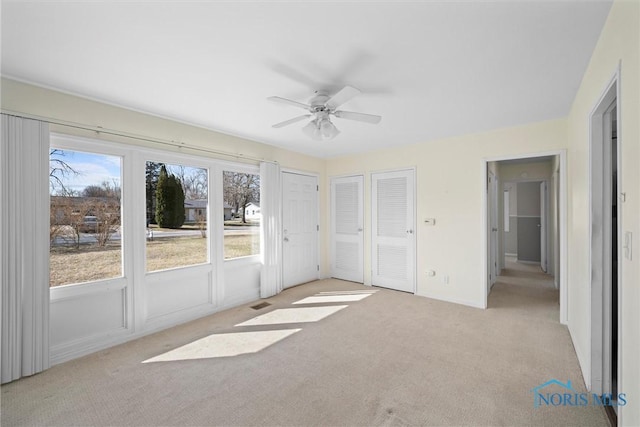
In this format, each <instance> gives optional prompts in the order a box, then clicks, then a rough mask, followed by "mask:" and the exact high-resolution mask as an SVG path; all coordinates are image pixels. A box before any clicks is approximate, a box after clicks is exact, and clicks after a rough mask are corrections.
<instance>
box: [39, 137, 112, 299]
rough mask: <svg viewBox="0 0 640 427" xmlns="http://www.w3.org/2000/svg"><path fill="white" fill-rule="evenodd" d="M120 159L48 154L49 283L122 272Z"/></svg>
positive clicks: (73, 153) (62, 152) (57, 151)
mask: <svg viewBox="0 0 640 427" xmlns="http://www.w3.org/2000/svg"><path fill="white" fill-rule="evenodd" d="M121 170H122V158H121V157H118V156H111V155H105V154H97V153H84V152H80V151H71V150H62V149H56V148H53V149H51V150H50V153H49V183H50V196H51V197H50V201H51V204H50V210H49V212H50V227H49V285H50V286H52V287H53V286H60V285H68V284H73V283H83V282H89V281H95V280H102V279H110V278H114V277H121V276H122V229H121V222H120V216H121V206H120V200H121V190H120V177H121Z"/></svg>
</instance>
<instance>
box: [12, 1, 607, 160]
mask: <svg viewBox="0 0 640 427" xmlns="http://www.w3.org/2000/svg"><path fill="white" fill-rule="evenodd" d="M610 6H611V2H610V1H609V0H607V1H593V0H583V1H571V0H557V1H541V0H537V1H517V0H512V1H506V0H503V1H475V2H471V1H457V2H442V1H412V2H391V1H387V2H385V1H375V2H367V1H350V2H334V1H304V2H302V1H299V2H289V1H252V2H251V1H236V2H229V1H197V2H195V1H194V2H186V1H185V2H177V1H176V2H170V1H157V2H152V1H138V2H126V1H111V2H95V1H84V2H69V1H65V2H57V1H41V2H27V1H21V2H17V1H6V0H5V1H3V3H2V74H3V75H4V76H6V77H10V78H15V79H19V80H23V81H27V82H31V83H35V84H38V85H43V86H47V87H52V88H57V89H61V90H64V91H68V92H71V93H76V94H81V95H83V96H87V97H90V98H94V99H98V100H102V101H106V102H109V103H113V104H117V105H121V106H124V107H127V108H131V109H135V110H140V111H144V112H148V113H152V114H156V115H160V116H164V117H168V118H172V119H176V120H180V121H184V122H188V123H192V124H196V125H199V126H202V127H206V128H209V129H213V130H217V131H220V132H223V133H228V134H232V135H238V136H241V137H244V138H248V139H251V140H255V141H260V142H264V143H267V144H272V145H276V146H280V147H284V148H288V149H291V150H294V151H298V152H303V153H307V154H311V155H314V156H320V157H332V156H337V155H341V154H347V153H355V152H361V151H368V150H372V149H377V148H382V147H390V146H394V145H400V144H411V143H416V142H423V141H428V140H434V139H439V138H443V137H449V136H455V135H462V134H467V133H471V132H477V131H483V130H489V129H495V128H500V127H508V126H515V125H519V124H524V123H530V122H536V121H541V120H547V119H554V118H560V117H564V116H566V115H567V114H568V112H569V108H570V106H571V102H572V101H573V98H574V96H575V93H576V91H577V88H578V86H579V84H580V81H581V79H582V75H583V73H584V70H585V68H586V66H587V63H588V61H589V58H590V56H591V52H592V51H593V48H594V46H595V43H596V41H597V39H598V37H599V34H600V31H601V29H602V26H603V24H604V21H605V19H606V16H607V14H608V12H609V8H610ZM347 84H348V85H352V86H355V87H357V88H359V89H360V90H362V92H363V94H362V95H361V96H359V97H357V98H354V99H353V100H352V101H349V102H348V103H346V104H345V105H344V106H343V107H342V108H343V109H345V110H351V111H359V112H365V113H372V114H379V115H382V116H383V119H382V122H381V123H380V124H379V125H370V124H366V123H359V122H352V121H347V120H344V119H339V118H336V119H335V120H334V123H335V124H336V126H337V127H338V128H339V129H340V130H341V131H342V133H341V134H340V135H339V136H338V137H337V138H336V139H334V140H332V141H323V142H317V141H313V140H311V139H309V138H308V137H306V136H305V135H304V134H303V133H302V131H301V128H302V126H304V124H305V123H306V122H299V123H296V124H293V125H291V126H289V127H286V128H281V129H273V128H271V125H272V124H274V123H277V122H280V121H283V120H286V119H289V118H292V117H295V116H297V115H300V114H302V113H304V111H302V110H298V109H296V108H295V107H289V106H284V105H278V104H273V103H271V102H269V101H267V99H266V98H267V97H268V96H272V95H277V96H282V97H287V98H291V99H294V100H298V101H301V102H307V101H308V100H309V98H310V97H311V96H312V95H313V93H314V91H315V90H327V91H329V92H335V91H337V90H339V89H340V88H341V87H343V86H344V85H347Z"/></svg>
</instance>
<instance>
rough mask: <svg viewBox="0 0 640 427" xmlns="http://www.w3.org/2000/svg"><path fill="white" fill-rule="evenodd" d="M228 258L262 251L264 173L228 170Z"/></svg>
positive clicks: (225, 188)
mask: <svg viewBox="0 0 640 427" xmlns="http://www.w3.org/2000/svg"><path fill="white" fill-rule="evenodd" d="M223 199H224V259H232V258H240V257H246V256H251V255H257V254H259V253H260V223H261V219H262V218H261V215H260V175H258V174H254V173H245V172H236V171H224V172H223Z"/></svg>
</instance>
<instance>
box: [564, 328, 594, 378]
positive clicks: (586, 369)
mask: <svg viewBox="0 0 640 427" xmlns="http://www.w3.org/2000/svg"><path fill="white" fill-rule="evenodd" d="M567 329H568V330H569V336H570V337H571V344H572V345H573V349H574V351H575V352H576V356H577V357H578V364H579V365H580V371H581V372H582V379H583V380H584V384H585V386H586V387H587V390H591V364H590V363H589V362H588V361H587V359H586V358H585V356H584V354H583V353H582V350H581V349H580V347H579V346H577V345H576V340H575V339H574V337H573V336H574V332H573V329H572V328H571V325H570V324H569V325H567Z"/></svg>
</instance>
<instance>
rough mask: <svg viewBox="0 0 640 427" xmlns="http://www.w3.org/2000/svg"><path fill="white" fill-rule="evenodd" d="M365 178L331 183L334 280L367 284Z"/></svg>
mask: <svg viewBox="0 0 640 427" xmlns="http://www.w3.org/2000/svg"><path fill="white" fill-rule="evenodd" d="M363 186H364V177H363V176H362V175H360V176H351V177H345V178H333V179H332V180H331V276H332V277H335V278H337V279H343V280H350V281H352V282H358V283H363V282H364V266H363V252H364V242H363V233H362V228H363V216H364V215H363V207H362V204H363Z"/></svg>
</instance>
